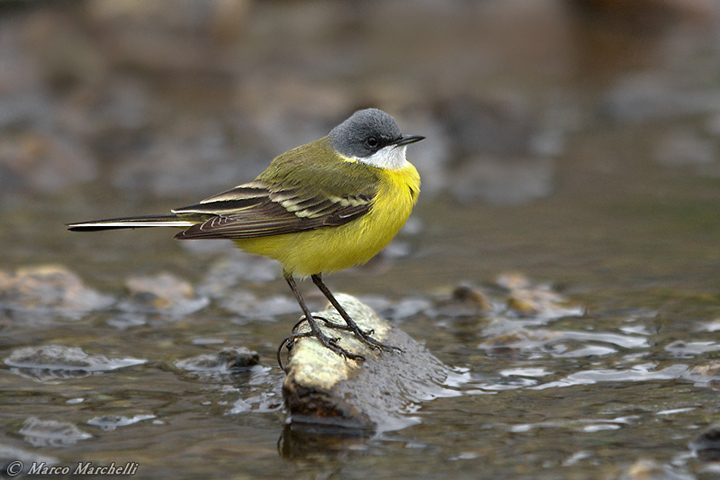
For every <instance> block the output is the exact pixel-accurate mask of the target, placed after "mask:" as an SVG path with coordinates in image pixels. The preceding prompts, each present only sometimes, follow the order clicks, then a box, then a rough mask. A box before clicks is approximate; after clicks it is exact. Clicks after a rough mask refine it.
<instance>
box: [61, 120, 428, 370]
mask: <svg viewBox="0 0 720 480" xmlns="http://www.w3.org/2000/svg"><path fill="white" fill-rule="evenodd" d="M424 138H425V137H423V136H421V135H405V134H403V133H402V132H401V130H400V128H399V127H398V125H397V122H396V121H395V119H394V118H393V117H392V116H391V115H389V114H388V113H386V112H384V111H382V110H380V109H377V108H367V109H362V110H358V111H356V112H355V113H353V114H352V115H351V116H350V117H349V118H347V119H346V120H345V121H343V122H342V123H340V124H339V125H337V126H336V127H335V128H333V129H332V130H331V131H330V132H329V133H328V134H327V135H326V136H324V137H322V138H320V139H318V140H315V141H313V142H310V143H308V144H305V145H302V146H299V147H296V148H293V149H291V150H289V151H287V152H285V153H283V154H281V155H278V156H277V157H275V158H274V159H273V160H272V161H271V162H270V165H269V166H268V168H267V169H266V170H265V171H264V172H262V173H261V174H260V175H258V176H257V178H255V179H254V180H252V181H250V182H248V183H243V184H241V185H238V186H236V187H234V188H231V189H229V190H226V191H224V192H222V193H219V194H216V195H213V196H211V197H209V198H206V199H205V200H202V201H200V202H199V203H195V204H193V205H189V206H186V207H181V208H175V209H172V210H170V213H168V214H159V215H145V216H134V217H123V218H109V219H103V220H93V221H85V222H77V223H69V224H67V227H68V229H69V230H71V231H86V232H87V231H100V230H113V229H125V228H143V227H175V228H182V229H183V230H182V231H181V232H180V233H178V234H177V235H175V238H176V239H179V240H191V239H229V240H232V241H234V242H235V244H236V245H237V246H238V247H239V248H240V249H242V250H244V251H246V252H248V253H251V254H256V255H262V256H265V257H269V258H271V259H274V260H276V261H278V262H279V263H280V264H281V266H282V270H283V277H284V279H285V281H286V282H287V284H288V285H289V287H290V289H291V290H292V292H293V294H294V296H295V298H296V299H297V302H298V304H299V305H300V309H301V311H302V313H303V317H302V318H301V322H299V323H298V325H299V324H300V323H302V322H304V321H306V322H307V323H308V325H309V327H310V328H309V330H307V329H306V331H305V332H303V333H298V332H297V327H298V325H296V326H295V328H294V329H293V331H292V334H291V335H290V336H288V337H287V338H285V339H284V340H283V341H282V343H281V344H280V346H279V347H278V351H277V358H278V362H279V363H280V367H281V368H283V369H284V367H283V364H282V361H281V360H280V355H281V350H282V347H283V345H287V348H288V349H290V348H291V347H292V345H293V344H294V341H295V340H297V339H298V338H301V337H315V338H316V339H317V340H318V341H319V342H320V343H321V344H322V345H323V346H325V347H326V348H328V349H330V350H331V351H333V352H335V353H336V354H338V355H341V356H342V357H345V358H346V359H354V360H364V357H363V356H362V355H360V354H357V353H351V352H349V351H347V350H346V349H345V348H343V347H342V346H341V345H340V344H339V341H340V339H339V338H337V337H332V336H330V335H328V334H326V333H324V332H323V330H322V329H321V328H320V327H319V325H318V321H323V322H324V323H325V324H327V325H328V326H329V327H332V328H338V329H342V330H347V331H350V332H352V333H353V334H354V335H355V336H356V337H357V338H358V339H359V340H360V341H361V342H362V343H364V344H365V345H367V346H369V347H370V348H372V349H374V350H381V351H400V349H399V348H397V347H395V346H392V345H386V344H383V343H381V342H379V341H378V340H376V339H374V338H373V337H372V334H373V333H374V332H372V330H369V331H365V330H362V329H361V328H360V327H359V326H358V325H357V323H356V322H355V321H354V320H353V319H352V318H351V317H350V315H348V314H347V312H346V311H345V309H344V308H343V307H342V305H340V303H339V302H338V301H337V300H336V299H335V297H334V295H333V294H332V292H331V291H330V289H328V287H327V286H326V285H325V283H324V281H323V277H322V276H323V274H325V273H332V272H336V271H339V270H343V269H345V268H348V267H351V266H353V265H358V264H363V263H365V262H367V261H368V260H370V259H371V258H372V257H374V256H375V255H376V254H377V253H379V252H380V251H381V250H382V249H383V248H384V247H385V246H386V245H387V244H388V243H390V241H391V240H392V239H393V237H395V235H396V234H397V233H398V231H399V230H400V229H401V227H402V226H403V225H404V224H405V222H406V220H407V219H408V217H409V216H410V214H411V212H412V209H413V207H414V206H415V204H416V202H417V200H418V195H419V193H420V176H419V174H418V171H417V169H416V168H415V167H414V166H413V165H412V164H411V163H410V162H409V161H408V160H407V158H406V150H407V146H408V145H410V144H412V143H415V142H418V141H420V140H423V139H424ZM296 277H299V278H301V279H304V278H307V277H310V278H311V279H312V282H313V283H314V284H315V285H316V286H317V288H318V289H319V290H320V291H321V292H322V293H323V295H324V296H325V297H326V298H327V300H328V301H329V302H330V304H331V305H332V306H333V307H334V308H335V309H336V310H337V311H338V313H339V314H340V316H341V318H342V319H343V321H344V322H345V325H342V324H338V323H336V322H329V321H328V320H326V319H324V318H321V317H318V316H315V317H313V315H312V314H311V313H310V311H309V309H308V307H307V305H306V303H305V300H304V299H303V296H302V295H301V293H300V290H299V289H298V286H297V282H296V280H295V278H296Z"/></svg>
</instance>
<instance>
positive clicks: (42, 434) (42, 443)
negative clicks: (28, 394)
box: [20, 417, 92, 447]
mask: <svg viewBox="0 0 720 480" xmlns="http://www.w3.org/2000/svg"><path fill="white" fill-rule="evenodd" d="M20 435H22V436H23V437H25V441H26V442H28V443H30V444H31V445H32V446H34V447H67V446H70V445H74V444H76V443H77V442H78V441H80V440H86V439H88V438H92V435H90V434H89V433H86V432H83V431H82V430H80V429H79V428H78V427H77V426H76V425H74V424H72V423H69V422H58V421H55V420H40V419H39V418H37V417H30V418H28V419H27V420H25V422H24V423H23V426H22V428H21V429H20Z"/></svg>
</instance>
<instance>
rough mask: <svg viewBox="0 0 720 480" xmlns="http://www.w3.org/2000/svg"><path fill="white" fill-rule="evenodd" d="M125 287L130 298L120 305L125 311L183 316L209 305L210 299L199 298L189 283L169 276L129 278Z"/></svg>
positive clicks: (164, 274) (167, 274)
mask: <svg viewBox="0 0 720 480" xmlns="http://www.w3.org/2000/svg"><path fill="white" fill-rule="evenodd" d="M125 285H126V287H127V288H128V290H129V291H130V298H129V299H128V300H126V301H124V302H123V303H122V304H121V305H120V308H121V309H122V310H124V311H129V312H146V313H164V314H168V315H172V316H182V315H188V314H190V313H194V312H197V311H198V310H201V309H203V308H205V307H206V306H207V305H208V304H209V303H210V299H209V298H208V297H206V296H201V295H198V294H197V293H196V292H195V290H194V289H193V287H192V285H190V283H188V282H186V281H184V280H180V279H179V278H177V277H175V276H173V275H170V274H169V273H161V274H159V275H156V276H153V277H131V278H128V279H127V281H126V282H125Z"/></svg>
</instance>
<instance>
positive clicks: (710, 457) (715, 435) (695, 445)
mask: <svg viewBox="0 0 720 480" xmlns="http://www.w3.org/2000/svg"><path fill="white" fill-rule="evenodd" d="M689 446H690V450H692V451H693V452H695V454H696V455H697V456H698V457H699V458H700V459H702V460H705V461H708V462H717V461H718V460H720V424H717V423H716V424H714V425H712V426H710V427H709V428H708V429H707V430H705V431H704V432H702V433H701V434H700V435H698V437H697V438H696V439H695V440H693V441H692V442H690V445H689Z"/></svg>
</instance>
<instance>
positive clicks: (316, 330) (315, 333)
mask: <svg viewBox="0 0 720 480" xmlns="http://www.w3.org/2000/svg"><path fill="white" fill-rule="evenodd" d="M318 319H319V320H322V321H323V322H325V323H326V324H328V326H330V325H335V324H333V323H332V322H329V321H328V320H327V319H325V318H322V317H314V318H313V317H310V318H308V319H306V318H305V317H303V318H302V319H301V320H300V321H299V322H298V323H296V324H295V326H294V327H293V329H292V333H291V334H290V335H288V336H287V337H285V339H283V341H282V342H280V345H279V346H278V349H277V360H278V363H279V364H280V368H281V369H282V370H284V371H287V370H286V369H285V367H284V366H283V363H282V359H281V354H282V348H283V346H286V347H287V349H288V350H291V349H292V348H293V346H294V345H295V341H296V340H298V339H300V338H308V337H315V338H316V339H317V340H318V341H319V342H320V344H321V345H322V346H324V347H325V348H327V349H329V350H331V351H333V352H335V353H336V354H338V355H340V356H341V357H344V358H346V359H350V360H365V357H363V356H362V355H359V354H357V353H351V352H348V351H347V350H345V349H344V348H343V347H341V346H340V345H338V341H339V340H340V338H338V337H330V336H328V335H325V333H323V331H322V330H320V327H318V326H317V323H316V322H315V320H318ZM305 321H307V323H308V325H309V326H310V331H306V332H298V331H297V329H298V327H300V325H301V324H302V323H303V322H305ZM338 326H339V327H342V325H338ZM331 328H333V327H331Z"/></svg>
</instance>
